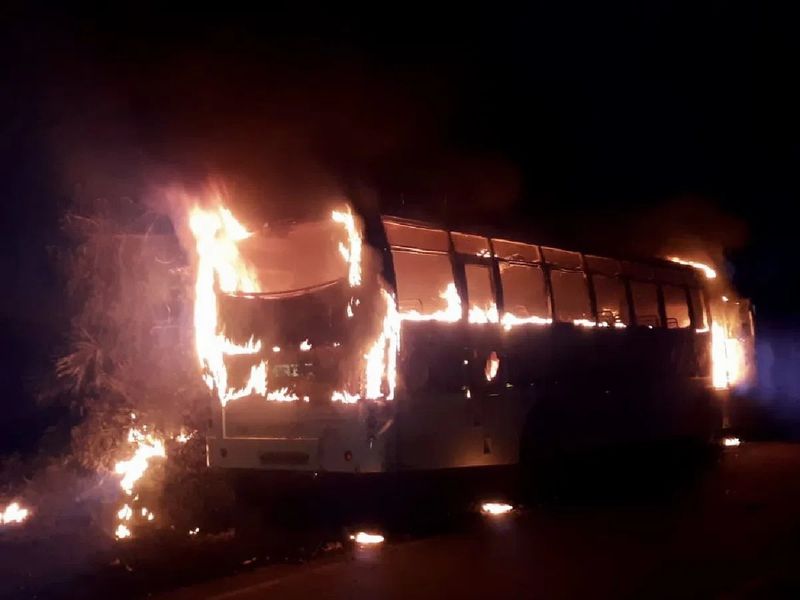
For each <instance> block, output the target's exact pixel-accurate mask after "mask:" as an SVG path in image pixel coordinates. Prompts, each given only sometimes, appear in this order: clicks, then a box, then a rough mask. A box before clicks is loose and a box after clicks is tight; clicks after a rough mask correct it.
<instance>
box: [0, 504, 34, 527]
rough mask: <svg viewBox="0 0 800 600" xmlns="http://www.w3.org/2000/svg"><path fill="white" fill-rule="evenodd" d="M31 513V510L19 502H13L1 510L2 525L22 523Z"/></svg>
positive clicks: (0, 521)
mask: <svg viewBox="0 0 800 600" xmlns="http://www.w3.org/2000/svg"><path fill="white" fill-rule="evenodd" d="M29 515H30V510H28V509H27V508H23V507H22V506H21V505H20V503H19V502H12V503H11V504H9V505H8V506H6V507H5V508H4V509H3V510H2V511H0V525H10V524H12V523H22V522H23V521H24V520H25V519H27V518H28V516H29Z"/></svg>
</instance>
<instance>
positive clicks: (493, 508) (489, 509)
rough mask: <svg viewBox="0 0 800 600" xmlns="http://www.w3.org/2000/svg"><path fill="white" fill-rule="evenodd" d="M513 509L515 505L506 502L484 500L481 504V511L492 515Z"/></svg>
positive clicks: (505, 512) (502, 513) (498, 514)
mask: <svg viewBox="0 0 800 600" xmlns="http://www.w3.org/2000/svg"><path fill="white" fill-rule="evenodd" d="M513 510H514V507H513V506H511V505H510V504H506V503H505V502H484V503H483V504H481V512H482V513H483V514H485V515H489V516H492V517H497V516H500V515H505V514H508V513H510V512H511V511H513Z"/></svg>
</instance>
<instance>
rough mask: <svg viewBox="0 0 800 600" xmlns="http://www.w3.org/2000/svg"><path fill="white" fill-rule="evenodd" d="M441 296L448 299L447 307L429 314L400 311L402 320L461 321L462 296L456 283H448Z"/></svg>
mask: <svg viewBox="0 0 800 600" xmlns="http://www.w3.org/2000/svg"><path fill="white" fill-rule="evenodd" d="M439 297H440V298H442V299H444V300H446V301H447V308H445V309H444V310H437V311H436V312H433V313H429V314H422V313H420V312H418V311H416V310H410V311H405V312H401V313H400V319H401V320H402V321H444V322H446V323H455V322H456V321H460V320H461V296H459V295H458V290H456V286H455V284H454V283H449V284H447V287H446V288H445V290H444V291H443V292H442V293H441V294H439Z"/></svg>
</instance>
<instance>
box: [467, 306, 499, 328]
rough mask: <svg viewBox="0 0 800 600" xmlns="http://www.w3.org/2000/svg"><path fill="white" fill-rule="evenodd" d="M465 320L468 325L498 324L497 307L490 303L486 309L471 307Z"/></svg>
mask: <svg viewBox="0 0 800 600" xmlns="http://www.w3.org/2000/svg"><path fill="white" fill-rule="evenodd" d="M467 320H468V321H469V322H470V323H498V322H499V321H500V316H499V314H498V312H497V305H496V304H495V303H494V302H492V303H491V304H489V306H487V307H486V308H481V307H480V306H471V307H470V309H469V312H468V313H467Z"/></svg>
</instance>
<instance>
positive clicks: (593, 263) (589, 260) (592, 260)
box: [585, 254, 620, 275]
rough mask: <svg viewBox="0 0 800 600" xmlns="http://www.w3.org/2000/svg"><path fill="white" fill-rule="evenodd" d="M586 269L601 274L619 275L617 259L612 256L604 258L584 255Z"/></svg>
mask: <svg viewBox="0 0 800 600" xmlns="http://www.w3.org/2000/svg"><path fill="white" fill-rule="evenodd" d="M585 259H586V269H587V270H589V271H592V272H593V273H602V274H603V275H619V273H620V266H619V261H616V260H614V259H613V258H604V257H602V256H590V255H588V254H587V255H586V256H585Z"/></svg>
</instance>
